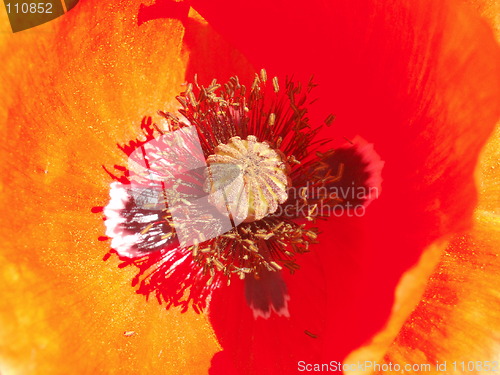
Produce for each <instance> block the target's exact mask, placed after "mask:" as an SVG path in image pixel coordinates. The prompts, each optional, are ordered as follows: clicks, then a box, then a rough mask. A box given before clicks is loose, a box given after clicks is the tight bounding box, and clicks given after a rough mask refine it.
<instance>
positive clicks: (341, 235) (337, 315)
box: [195, 0, 500, 373]
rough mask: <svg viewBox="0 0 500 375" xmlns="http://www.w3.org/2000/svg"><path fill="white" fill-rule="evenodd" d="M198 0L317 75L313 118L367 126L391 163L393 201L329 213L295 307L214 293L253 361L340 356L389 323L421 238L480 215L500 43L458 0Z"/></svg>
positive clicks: (229, 28)
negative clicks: (480, 158)
mask: <svg viewBox="0 0 500 375" xmlns="http://www.w3.org/2000/svg"><path fill="white" fill-rule="evenodd" d="M195 4H196V7H197V9H198V10H199V11H200V13H202V15H203V16H204V17H205V18H207V19H208V21H209V22H210V23H211V24H212V25H214V27H215V28H216V29H218V30H219V31H220V32H221V33H222V34H223V35H224V36H225V37H226V38H228V39H229V40H230V41H232V42H233V43H234V45H235V46H236V47H237V48H239V49H241V50H242V51H244V52H245V53H246V54H247V56H249V57H250V58H251V59H252V61H253V62H254V64H255V65H256V66H259V67H260V66H263V67H266V68H267V69H268V71H269V73H270V74H279V75H284V74H287V73H288V74H295V77H298V78H305V77H308V76H309V75H311V74H314V76H315V81H316V82H317V83H319V84H320V86H319V87H318V89H317V90H316V95H318V97H320V101H319V102H318V105H317V107H316V109H312V113H311V117H312V119H313V120H318V119H323V118H325V117H326V115H327V114H328V113H330V112H333V113H334V114H335V115H336V119H337V120H336V126H332V127H331V128H329V129H330V130H331V131H332V132H334V134H335V136H336V137H337V138H338V139H340V138H341V137H342V136H346V137H353V136H354V135H356V134H359V135H361V136H362V137H364V138H365V139H367V140H368V141H369V142H370V143H374V144H375V149H376V151H377V152H378V153H379V154H380V155H381V157H382V159H383V160H384V161H385V162H386V166H385V169H384V172H383V179H384V184H383V189H384V193H383V195H382V196H381V198H380V200H379V201H377V202H374V203H373V204H372V205H371V206H370V207H369V210H367V215H366V216H364V217H360V218H339V219H337V218H333V219H332V220H330V221H328V223H326V224H325V225H324V226H323V228H322V229H323V231H324V233H323V234H322V235H321V237H320V241H321V243H322V246H321V247H320V246H317V247H316V249H314V251H315V255H316V256H317V257H318V260H316V262H318V263H317V265H316V266H312V265H309V264H306V263H308V262H309V261H306V260H304V261H302V266H303V267H302V269H301V270H300V271H298V272H297V275H295V276H292V277H289V278H288V280H289V289H290V296H291V300H290V312H291V314H292V316H291V319H290V320H286V319H280V320H279V319H278V318H276V320H272V319H270V320H268V321H261V320H257V321H254V320H253V318H252V317H251V314H250V312H249V311H247V310H245V306H244V300H243V298H244V297H243V291H242V290H240V289H241V287H240V285H234V286H232V287H231V291H230V292H227V291H226V290H225V291H221V293H220V295H217V296H215V297H214V301H213V304H212V312H211V319H212V322H213V325H214V328H215V330H216V333H217V334H218V337H219V338H220V340H221V343H222V345H223V346H224V348H225V350H227V351H229V352H231V354H232V357H233V359H234V360H235V361H237V363H238V365H239V366H243V367H244V369H246V371H247V372H251V369H252V368H254V369H255V368H258V369H259V373H266V372H269V373H273V371H274V373H281V372H285V373H287V371H291V370H292V369H296V366H297V361H298V360H301V359H302V358H304V360H307V358H308V357H309V358H311V356H313V357H312V358H316V359H321V357H322V355H324V356H325V358H327V359H328V360H332V359H334V360H341V359H342V358H343V357H344V356H345V355H346V354H347V353H348V352H349V351H351V350H352V349H354V348H355V347H356V346H358V345H361V344H362V343H363V342H364V341H365V340H366V339H368V338H370V337H371V336H372V335H373V333H374V332H376V331H377V330H378V329H380V328H381V327H382V325H383V323H384V322H385V320H386V318H387V315H388V313H389V311H390V308H391V306H392V301H393V293H394V287H395V285H396V283H397V282H398V280H399V278H400V276H401V274H402V272H404V270H406V269H407V268H408V267H410V266H411V265H413V264H414V263H415V262H416V260H417V259H418V257H419V255H420V254H421V252H422V250H423V249H424V248H425V247H426V246H428V245H429V244H431V243H432V242H433V241H435V240H436V239H438V238H441V237H443V236H446V235H448V234H450V233H453V232H457V231H460V230H463V229H465V228H467V227H468V226H469V224H470V216H471V212H472V210H473V208H474V206H475V202H476V192H475V187H474V180H473V170H474V166H475V164H476V159H477V155H478V152H479V150H480V148H481V146H482V145H483V143H484V141H485V139H486V138H487V136H488V135H489V133H490V132H491V129H492V127H493V125H494V123H495V122H496V120H497V118H498V115H499V113H500V108H499V107H498V101H499V97H500V92H499V87H500V81H499V71H500V67H499V65H498V61H500V54H499V50H498V47H497V45H496V44H495V42H494V40H493V38H492V34H491V31H490V30H489V29H488V28H487V27H486V26H485V25H484V24H482V22H481V21H479V20H477V19H475V18H474V17H472V16H471V15H468V14H466V13H465V11H464V9H463V8H462V6H461V4H460V3H458V2H454V1H441V2H439V3H436V2H434V1H430V0H422V1H417V2H411V3H406V2H400V1H385V2H380V1H369V0H366V1H358V2H352V1H331V2H322V1H314V0H313V1H312V2H311V1H308V2H292V3H290V2H281V1H280V2H271V1H257V2H234V1H225V0H218V1H210V2H203V1H198V2H196V3H195ZM258 25H259V26H258ZM319 103H321V104H319ZM304 258H306V257H304ZM309 258H312V255H311V256H309ZM318 275H320V276H318ZM311 284H313V285H314V286H312V285H311ZM316 284H318V286H319V287H320V288H319V289H318V286H317V285H316ZM319 290H321V291H319ZM301 292H302V293H301ZM309 302H311V303H309ZM325 304H326V305H325ZM311 325H313V326H315V327H317V328H316V331H315V332H313V331H312V330H313V329H309V328H308V327H310V326H311ZM305 329H307V330H310V331H311V332H313V333H314V334H316V333H318V339H312V338H311V337H309V336H307V335H306V334H304V330H305ZM318 343H319V344H318Z"/></svg>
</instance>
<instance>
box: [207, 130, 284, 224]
mask: <svg viewBox="0 0 500 375" xmlns="http://www.w3.org/2000/svg"><path fill="white" fill-rule="evenodd" d="M207 163H208V165H209V176H208V179H207V187H206V188H207V190H208V192H209V193H210V197H209V201H210V203H212V204H213V205H214V206H215V207H217V208H218V209H219V210H220V211H221V212H224V213H227V212H229V213H230V214H231V216H232V218H233V220H234V221H237V223H236V224H239V223H241V222H252V221H257V220H260V219H262V218H264V217H265V216H267V215H270V214H273V213H274V212H276V210H277V209H278V205H279V204H281V203H284V202H285V201H286V200H287V199H288V194H287V189H288V186H289V185H290V179H289V177H288V174H289V171H290V168H289V166H288V164H287V163H286V162H285V157H284V155H283V154H282V153H281V151H279V150H274V149H272V148H271V147H270V146H269V144H267V143H266V142H258V141H257V137H255V136H253V135H249V136H248V137H247V139H246V140H244V139H241V138H240V137H232V138H231V139H229V141H228V143H226V144H219V145H218V146H217V147H216V148H215V150H214V154H213V155H210V156H209V157H208V159H207Z"/></svg>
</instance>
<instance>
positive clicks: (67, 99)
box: [0, 1, 218, 374]
mask: <svg viewBox="0 0 500 375" xmlns="http://www.w3.org/2000/svg"><path fill="white" fill-rule="evenodd" d="M140 4H141V2H140V1H134V2H129V1H113V2H111V3H103V2H93V1H85V2H83V1H82V2H81V3H80V4H79V5H78V6H77V7H76V8H75V9H73V10H72V11H71V12H69V13H68V14H67V15H65V16H63V17H61V18H59V19H57V20H55V21H53V22H50V23H47V24H44V25H41V26H39V27H37V28H34V29H31V30H27V31H23V32H20V33H16V34H13V35H12V34H9V35H8V37H3V38H2V39H3V40H2V44H1V45H0V54H1V56H2V62H3V71H2V73H1V75H0V80H1V82H2V87H3V88H4V89H5V88H7V89H8V90H4V91H3V92H2V94H1V95H0V111H1V112H0V113H1V116H0V119H1V120H2V122H1V123H2V126H1V134H2V144H1V146H0V160H2V163H1V165H0V175H1V185H0V207H1V212H2V217H1V218H0V228H1V235H0V237H1V243H2V255H1V260H0V280H1V282H2V285H3V286H4V288H3V290H4V292H3V293H2V299H1V301H0V326H1V327H2V330H1V332H0V372H2V373H7V374H56V373H66V374H68V373H91V372H93V371H97V372H99V373H107V374H113V373H117V374H123V373H138V372H141V373H142V372H144V373H152V372H154V373H169V374H176V373H177V374H200V373H205V372H206V371H207V368H208V367H209V365H210V360H211V358H212V355H213V353H214V352H216V351H217V350H218V344H217V341H216V339H215V338H214V336H213V334H212V331H211V328H210V326H209V325H208V323H207V322H206V320H205V318H204V316H200V315H196V314H194V313H186V314H180V313H179V312H178V311H176V310H172V311H168V312H166V311H165V310H164V309H163V308H162V307H161V306H159V305H158V304H157V303H156V301H151V302H150V303H146V302H145V301H144V298H143V297H142V296H137V295H135V294H134V291H133V289H132V288H131V287H130V280H131V279H132V277H133V275H132V274H131V272H128V271H127V270H119V269H117V268H116V263H117V262H116V261H111V262H106V263H105V262H103V261H102V257H103V255H104V254H105V253H106V252H107V250H108V246H109V245H108V244H106V243H99V242H98V241H97V238H98V236H100V235H101V234H102V233H103V231H104V226H103V225H102V223H101V221H100V218H99V217H98V216H97V215H95V214H93V213H91V211H90V209H91V207H92V206H96V205H100V204H103V203H104V202H106V200H107V199H108V197H107V190H108V184H109V176H107V175H106V173H105V172H104V171H103V169H102V167H101V165H102V164H103V163H104V164H106V163H108V165H109V164H110V165H113V164H115V163H116V164H119V163H122V162H123V156H122V153H121V152H120V151H119V150H118V149H117V148H116V146H115V144H116V143H117V142H119V143H122V142H125V141H127V140H129V139H132V138H135V136H136V135H137V133H138V131H139V125H140V121H141V119H142V117H143V116H145V115H152V114H155V113H156V111H157V110H158V109H162V110H175V109H176V106H175V103H173V102H172V98H174V97H175V95H176V94H177V93H178V92H180V91H182V86H181V84H182V83H183V81H184V74H185V71H186V65H187V57H188V54H187V52H186V51H183V50H182V48H183V45H182V38H183V35H184V27H183V25H182V23H181V22H179V21H177V20H165V19H159V20H152V21H149V22H147V23H144V24H142V25H141V26H138V24H137V16H136V15H137V12H138V9H139V6H140ZM5 26H6V25H4V24H2V28H1V29H2V30H3V29H4V28H5ZM153 35H154V37H152V36H153Z"/></svg>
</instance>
